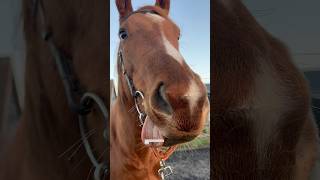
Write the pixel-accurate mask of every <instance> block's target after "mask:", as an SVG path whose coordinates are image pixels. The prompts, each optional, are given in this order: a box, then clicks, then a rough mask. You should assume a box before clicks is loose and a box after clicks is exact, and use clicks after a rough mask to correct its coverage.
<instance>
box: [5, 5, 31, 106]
mask: <svg viewBox="0 0 320 180" xmlns="http://www.w3.org/2000/svg"><path fill="white" fill-rule="evenodd" d="M0 24H1V26H0V57H3V58H9V59H10V61H11V67H12V71H13V74H14V80H15V84H16V87H17V91H18V98H19V104H20V105H21V106H22V105H23V96H24V72H25V71H24V69H25V68H24V67H25V59H24V43H23V42H24V39H23V36H22V17H21V0H0Z"/></svg>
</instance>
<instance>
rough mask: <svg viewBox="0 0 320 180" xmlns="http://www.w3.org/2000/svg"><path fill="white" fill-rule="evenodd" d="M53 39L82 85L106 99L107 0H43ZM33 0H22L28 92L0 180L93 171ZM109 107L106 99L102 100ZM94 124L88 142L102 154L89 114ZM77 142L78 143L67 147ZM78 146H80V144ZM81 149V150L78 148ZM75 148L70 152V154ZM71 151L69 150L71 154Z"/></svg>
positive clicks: (57, 178) (59, 178) (56, 178)
mask: <svg viewBox="0 0 320 180" xmlns="http://www.w3.org/2000/svg"><path fill="white" fill-rule="evenodd" d="M42 3H43V7H44V11H45V17H46V22H47V24H48V26H49V29H51V30H52V32H53V41H54V42H55V44H56V45H57V47H58V48H59V49H61V50H62V51H63V52H65V53H66V55H67V56H69V57H71V58H72V60H70V64H71V66H72V68H73V70H74V72H75V76H76V78H77V79H78V80H79V84H80V85H81V88H82V89H84V90H87V91H91V92H94V93H96V94H98V95H99V96H101V97H102V98H103V99H104V101H105V102H109V93H108V91H109V88H108V85H109V80H108V79H107V75H108V73H109V69H108V68H107V67H108V64H109V61H108V55H107V53H106V49H107V45H108V41H107V34H108V33H107V32H108V27H107V21H108V18H107V17H108V14H107V13H108V11H107V9H108V8H107V7H108V2H107V1H84V0H83V1H82V0H80V1H78V0H77V1H74V0H68V1H65V0H51V1H50V0H45V1H42ZM33 7H34V6H33V1H32V0H23V19H24V31H25V38H26V54H27V57H26V58H27V63H26V76H25V81H26V83H25V84H26V88H25V89H26V92H25V105H24V111H23V115H22V118H21V121H20V123H19V126H18V128H17V133H16V135H15V137H14V138H13V139H11V141H10V143H9V145H7V146H6V147H5V154H2V155H1V159H0V179H1V180H4V179H6V180H44V179H46V180H72V179H74V180H80V179H83V180H85V179H87V177H90V176H92V172H90V173H89V171H90V168H91V167H92V165H91V163H90V162H89V159H88V157H87V155H86V153H85V152H84V148H83V146H81V145H80V143H78V144H77V143H76V142H78V140H79V139H80V132H79V126H78V119H77V116H76V114H75V113H72V112H71V111H70V109H69V107H68V105H67V101H66V96H65V92H64V89H63V85H62V81H61V79H60V77H59V76H58V72H57V68H56V66H55V62H54V59H53V57H52V54H51V52H50V51H49V49H48V45H47V44H46V43H45V42H44V41H43V40H42V38H41V32H40V29H42V28H43V27H41V23H40V17H39V13H38V14H37V15H36V16H33V11H32V10H33ZM106 105H107V107H109V103H106ZM88 121H89V127H91V129H95V130H96V133H95V134H94V135H92V136H91V137H92V139H93V140H92V144H93V147H94V148H95V149H96V152H97V153H98V154H99V155H100V154H101V153H103V151H104V148H105V147H103V146H102V143H101V142H102V141H103V138H102V128H101V127H103V126H102V125H101V118H100V114H99V112H98V111H97V112H96V111H94V112H92V113H91V114H90V116H89V119H88ZM75 143H76V146H75V147H74V148H72V149H71V150H70V151H68V152H67V153H66V154H64V155H61V154H63V152H66V150H67V149H68V148H69V147H71V146H72V145H73V144H75ZM78 146H79V147H78ZM77 148H79V149H77ZM73 153H74V154H73ZM72 154H73V155H72Z"/></svg>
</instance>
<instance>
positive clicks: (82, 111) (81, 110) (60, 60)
mask: <svg viewBox="0 0 320 180" xmlns="http://www.w3.org/2000/svg"><path fill="white" fill-rule="evenodd" d="M32 11H33V12H32V14H33V16H34V17H36V15H37V13H39V18H40V23H41V30H40V32H41V36H42V39H43V40H44V41H45V42H46V43H47V44H48V47H49V50H50V52H51V54H52V56H53V58H54V60H55V63H56V66H57V69H58V73H59V76H60V78H61V80H62V82H63V86H64V90H65V93H66V97H67V101H68V105H69V108H70V110H71V111H72V112H74V113H77V114H78V119H79V121H78V123H79V127H80V134H81V140H82V143H83V145H84V147H85V150H86V153H87V156H88V157H89V159H90V161H91V163H92V165H93V167H94V180H104V179H106V177H107V176H108V175H109V163H108V162H107V161H101V162H99V160H100V159H101V157H99V158H96V157H95V155H94V153H93V150H92V147H91V145H90V143H89V140H88V137H87V135H86V133H85V131H86V130H87V126H86V123H85V122H86V116H87V115H88V114H89V113H90V112H91V109H92V107H93V103H95V104H96V105H97V106H98V108H99V110H100V111H101V113H102V115H103V120H104V123H105V125H106V126H107V125H108V110H107V108H106V106H105V104H104V102H103V100H102V99H101V98H100V97H99V96H98V95H96V94H94V93H91V92H85V93H82V92H81V91H80V89H79V88H78V85H77V83H76V81H75V79H74V77H75V76H74V75H73V73H72V71H71V69H70V65H69V64H68V59H67V58H66V57H65V56H64V54H63V53H62V52H61V51H60V50H59V49H58V48H57V46H56V45H55V43H54V42H53V41H52V38H53V33H52V32H50V31H48V29H47V27H48V26H47V24H46V21H45V20H46V17H45V13H44V7H43V4H42V1H40V0H33V9H32ZM79 94H80V95H82V98H81V100H80V102H79V103H76V101H75V96H76V95H79ZM108 136H109V135H108V131H107V127H105V129H104V131H103V137H104V139H105V142H104V143H106V145H107V144H109V142H108V139H109V138H108ZM106 149H108V147H107V148H106Z"/></svg>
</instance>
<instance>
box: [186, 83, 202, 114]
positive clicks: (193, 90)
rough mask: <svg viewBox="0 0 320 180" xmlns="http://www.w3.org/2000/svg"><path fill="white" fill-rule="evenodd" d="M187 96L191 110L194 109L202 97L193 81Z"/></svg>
mask: <svg viewBox="0 0 320 180" xmlns="http://www.w3.org/2000/svg"><path fill="white" fill-rule="evenodd" d="M185 96H186V97H187V98H188V100H189V105H190V109H191V110H192V109H194V108H195V106H196V105H197V101H198V99H199V98H200V97H201V93H200V88H199V86H198V85H197V84H196V82H195V81H194V80H192V81H191V83H190V85H189V89H188V91H187V93H186V94H185Z"/></svg>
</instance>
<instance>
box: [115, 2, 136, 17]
mask: <svg viewBox="0 0 320 180" xmlns="http://www.w3.org/2000/svg"><path fill="white" fill-rule="evenodd" d="M116 5H117V8H118V11H119V15H120V19H121V18H123V17H125V16H126V15H128V14H129V13H131V12H132V11H133V9H132V4H131V0H116Z"/></svg>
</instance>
